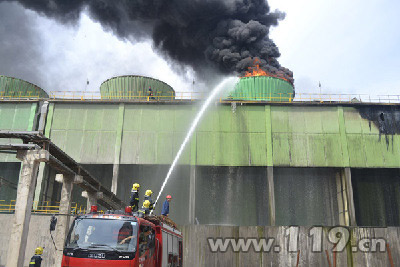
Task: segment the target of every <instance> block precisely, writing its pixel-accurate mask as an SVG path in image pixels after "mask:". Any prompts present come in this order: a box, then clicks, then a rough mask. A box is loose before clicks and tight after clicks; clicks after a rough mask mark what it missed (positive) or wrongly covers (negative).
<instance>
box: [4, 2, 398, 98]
mask: <svg viewBox="0 0 400 267" xmlns="http://www.w3.org/2000/svg"><path fill="white" fill-rule="evenodd" d="M366 2H368V4H366ZM269 3H270V5H271V6H272V9H279V10H281V11H284V12H286V14H287V16H286V19H285V20H284V21H281V23H280V25H279V26H278V27H276V28H274V29H273V30H272V32H271V37H272V39H273V40H274V41H275V42H276V44H277V45H278V47H279V49H280V51H281V54H282V56H281V58H280V60H279V61H280V63H281V64H282V65H283V66H285V67H287V68H289V69H291V70H292V71H293V72H294V77H295V85H296V91H297V92H318V91H319V89H318V83H319V81H320V82H321V84H322V90H323V92H326V93H356V94H400V93H399V88H400V75H398V74H397V73H398V72H399V70H400V53H399V52H398V47H400V34H399V30H398V29H399V26H400V16H398V14H397V13H398V11H399V10H400V1H395V0H391V1H389V0H371V1H361V0H351V1H348V0H347V1H346V0H303V1H299V0H269ZM0 35H1V36H2V38H1V40H0V75H1V74H2V75H7V76H14V77H18V78H22V79H25V80H28V81H30V82H33V83H35V84H37V85H39V86H41V87H42V88H43V89H45V90H46V91H61V90H74V91H83V90H87V91H96V90H98V88H99V86H100V84H101V83H102V82H103V81H104V80H106V79H108V78H110V77H113V76H117V75H124V74H139V75H146V76H152V77H155V78H158V79H161V80H163V81H165V82H167V83H169V84H170V85H172V86H173V87H174V89H175V90H176V91H189V90H192V89H193V85H192V80H193V75H192V74H191V73H190V71H189V72H185V71H183V72H181V73H175V72H174V71H173V70H172V68H171V67H170V66H169V64H173V63H171V62H169V63H167V62H166V61H165V60H163V59H162V58H161V57H160V56H158V55H157V54H155V53H154V52H153V50H152V47H151V44H150V43H149V42H143V43H130V42H127V41H122V40H119V39H118V38H116V37H115V36H113V34H111V33H109V32H105V31H103V29H102V27H101V25H100V24H98V23H95V22H93V21H92V20H91V19H90V18H89V17H88V16H87V15H86V14H83V15H82V16H81V19H80V21H79V23H78V24H77V25H61V24H59V23H57V22H55V21H53V20H51V19H48V18H46V17H43V16H39V15H38V14H36V13H35V12H33V11H29V10H25V9H24V8H22V7H21V6H19V5H18V4H15V3H0ZM184 73H186V75H184ZM87 80H89V85H88V86H87V85H86V81H87ZM199 86H200V85H199ZM194 90H196V88H195V89H194Z"/></svg>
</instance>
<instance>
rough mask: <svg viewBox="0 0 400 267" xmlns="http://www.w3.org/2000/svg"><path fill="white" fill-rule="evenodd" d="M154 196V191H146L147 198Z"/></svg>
mask: <svg viewBox="0 0 400 267" xmlns="http://www.w3.org/2000/svg"><path fill="white" fill-rule="evenodd" d="M152 194H153V191H151V190H146V193H145V195H146V196H148V197H149V196H151V195H152Z"/></svg>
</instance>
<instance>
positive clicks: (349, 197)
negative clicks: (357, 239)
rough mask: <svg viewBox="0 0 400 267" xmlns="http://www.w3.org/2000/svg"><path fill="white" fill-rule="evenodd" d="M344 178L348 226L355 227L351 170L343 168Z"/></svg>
mask: <svg viewBox="0 0 400 267" xmlns="http://www.w3.org/2000/svg"><path fill="white" fill-rule="evenodd" d="M344 178H345V183H346V195H347V205H348V211H349V217H350V226H357V222H356V210H355V208H354V196H353V185H352V184H351V170H350V168H348V167H347V168H344Z"/></svg>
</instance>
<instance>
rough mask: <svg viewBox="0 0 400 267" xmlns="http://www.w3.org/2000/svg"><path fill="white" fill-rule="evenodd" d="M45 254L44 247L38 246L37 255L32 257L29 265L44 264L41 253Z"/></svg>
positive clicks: (34, 266)
mask: <svg viewBox="0 0 400 267" xmlns="http://www.w3.org/2000/svg"><path fill="white" fill-rule="evenodd" d="M42 254H43V248H42V247H37V248H36V249H35V255H33V257H32V258H31V260H30V262H29V267H40V266H42V257H41V255H42Z"/></svg>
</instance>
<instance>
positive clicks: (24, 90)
mask: <svg viewBox="0 0 400 267" xmlns="http://www.w3.org/2000/svg"><path fill="white" fill-rule="evenodd" d="M1 97H5V98H47V97H49V96H48V94H47V93H46V92H45V91H44V90H43V89H42V88H40V87H39V86H36V85H34V84H32V83H29V82H26V81H24V80H20V79H17V78H13V77H7V76H3V75H0V98H1Z"/></svg>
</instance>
